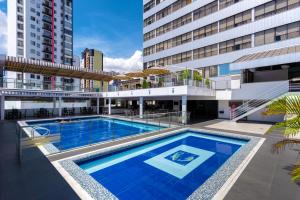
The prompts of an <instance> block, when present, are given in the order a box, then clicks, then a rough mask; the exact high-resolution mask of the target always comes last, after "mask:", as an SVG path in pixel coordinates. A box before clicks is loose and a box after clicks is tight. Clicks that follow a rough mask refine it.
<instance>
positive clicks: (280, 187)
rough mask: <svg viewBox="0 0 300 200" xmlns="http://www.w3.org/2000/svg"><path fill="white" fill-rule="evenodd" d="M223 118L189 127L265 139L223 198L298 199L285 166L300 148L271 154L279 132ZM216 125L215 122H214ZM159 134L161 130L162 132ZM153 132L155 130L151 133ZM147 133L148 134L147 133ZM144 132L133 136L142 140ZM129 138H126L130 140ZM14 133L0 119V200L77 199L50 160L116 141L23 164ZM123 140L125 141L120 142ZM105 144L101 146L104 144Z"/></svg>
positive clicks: (32, 152) (37, 155)
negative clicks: (259, 131) (234, 123)
mask: <svg viewBox="0 0 300 200" xmlns="http://www.w3.org/2000/svg"><path fill="white" fill-rule="evenodd" d="M220 122H222V123H223V120H212V121H208V122H203V123H198V124H195V125H192V126H191V127H192V128H201V129H207V130H215V131H224V132H231V133H236V134H246V135H252V136H260V137H265V138H266V141H265V142H264V144H263V145H262V147H261V148H260V149H259V151H258V152H257V154H256V155H255V156H254V158H253V159H252V160H251V162H250V163H249V165H248V166H247V167H246V169H245V170H244V172H243V173H242V174H241V176H240V177H239V178H238V180H237V182H236V183H235V184H234V185H233V187H232V188H231V190H230V191H229V193H228V194H227V196H226V197H225V199H226V200H227V199H228V200H253V199H264V200H265V199H266V200H271V199H272V200H277V199H278V200H281V199H285V200H298V199H300V184H299V185H297V184H295V183H292V182H291V181H290V175H289V171H288V169H289V168H290V167H291V165H292V164H294V163H295V162H296V161H299V160H300V149H299V148H298V149H297V148H296V146H295V147H294V148H292V147H291V148H286V150H285V151H283V152H282V153H280V154H272V153H271V145H272V144H273V143H275V142H276V141H278V140H280V138H281V135H280V134H279V133H272V134H268V135H261V134H254V133H249V132H247V133H246V132H244V130H242V129H241V128H238V129H234V130H238V131H232V130H230V131H229V130H228V129H229V128H231V127H229V126H228V125H226V129H227V130H226V129H225V128H224V129H222V126H219V125H220V124H222V123H220ZM216 124H217V125H216ZM245 131H247V130H245ZM160 133H163V131H161V132H160ZM153 134H156V133H153ZM148 136H150V135H148ZM143 137H144V135H140V136H136V138H135V139H141V138H143ZM132 139H133V138H130V139H129V138H128V139H127V140H128V141H129V140H132ZM16 140H17V137H16V134H15V122H14V121H2V122H0V149H1V150H0V156H1V161H0V199H1V200H2V199H78V197H77V195H76V193H75V192H74V191H73V190H72V189H71V187H70V186H69V185H68V184H67V183H66V182H65V180H64V179H63V178H62V176H61V175H60V174H59V173H58V172H57V171H56V169H55V168H54V167H53V166H52V165H51V163H50V161H49V160H51V161H55V160H60V159H63V158H66V157H69V156H73V155H77V154H80V153H85V152H88V151H92V150H95V149H98V148H100V147H101V148H103V147H108V146H111V145H115V144H119V143H120V142H121V141H120V140H118V141H114V142H112V143H106V144H102V145H96V146H90V147H89V148H86V149H78V150H75V151H70V152H66V153H63V154H57V155H53V156H50V157H49V160H48V159H47V158H46V157H45V156H44V155H43V154H42V153H41V152H40V151H39V150H38V149H37V148H32V149H28V150H25V151H24V157H23V163H22V166H19V165H18V163H17V161H16V148H15V147H16V146H15V145H16ZM122 142H124V141H122ZM103 145H104V146H103Z"/></svg>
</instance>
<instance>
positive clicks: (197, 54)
mask: <svg viewBox="0 0 300 200" xmlns="http://www.w3.org/2000/svg"><path fill="white" fill-rule="evenodd" d="M193 55H194V56H193V57H194V60H197V59H200V58H205V57H210V56H214V55H218V44H214V45H210V46H206V47H202V48H199V49H195V50H194V51H193Z"/></svg>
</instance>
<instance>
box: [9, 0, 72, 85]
mask: <svg viewBox="0 0 300 200" xmlns="http://www.w3.org/2000/svg"><path fill="white" fill-rule="evenodd" d="M7 5H8V23H7V24H8V49H7V54H8V55H9V56H17V57H24V58H28V59H35V60H44V61H48V62H53V63H60V64H67V65H72V63H73V61H72V59H73V1H72V0H9V1H7ZM6 77H7V78H11V79H15V80H16V81H23V82H24V81H29V80H30V81H43V82H44V87H49V85H50V87H51V88H50V89H54V88H56V89H57V87H56V86H61V85H64V84H65V82H66V83H67V84H68V83H69V82H70V80H69V79H67V78H63V77H48V76H45V77H43V76H40V75H34V74H21V73H16V72H7V74H6ZM48 83H51V84H48ZM46 89H47V88H46Z"/></svg>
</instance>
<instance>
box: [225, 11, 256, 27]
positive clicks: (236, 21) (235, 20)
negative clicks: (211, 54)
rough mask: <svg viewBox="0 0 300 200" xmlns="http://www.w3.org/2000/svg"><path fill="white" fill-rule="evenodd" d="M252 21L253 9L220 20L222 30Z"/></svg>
mask: <svg viewBox="0 0 300 200" xmlns="http://www.w3.org/2000/svg"><path fill="white" fill-rule="evenodd" d="M250 22H251V10H247V11H245V12H242V13H239V14H236V15H234V16H232V17H228V18H226V19H223V20H221V21H220V32H222V31H225V30H228V29H231V28H234V27H238V26H241V25H243V24H247V23H250Z"/></svg>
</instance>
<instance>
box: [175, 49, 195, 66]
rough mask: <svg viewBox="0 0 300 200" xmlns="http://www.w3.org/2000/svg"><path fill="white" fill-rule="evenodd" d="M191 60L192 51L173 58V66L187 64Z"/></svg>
mask: <svg viewBox="0 0 300 200" xmlns="http://www.w3.org/2000/svg"><path fill="white" fill-rule="evenodd" d="M190 60H192V51H187V52H184V53H179V54H176V55H174V56H172V64H177V63H182V62H187V61H190Z"/></svg>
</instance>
